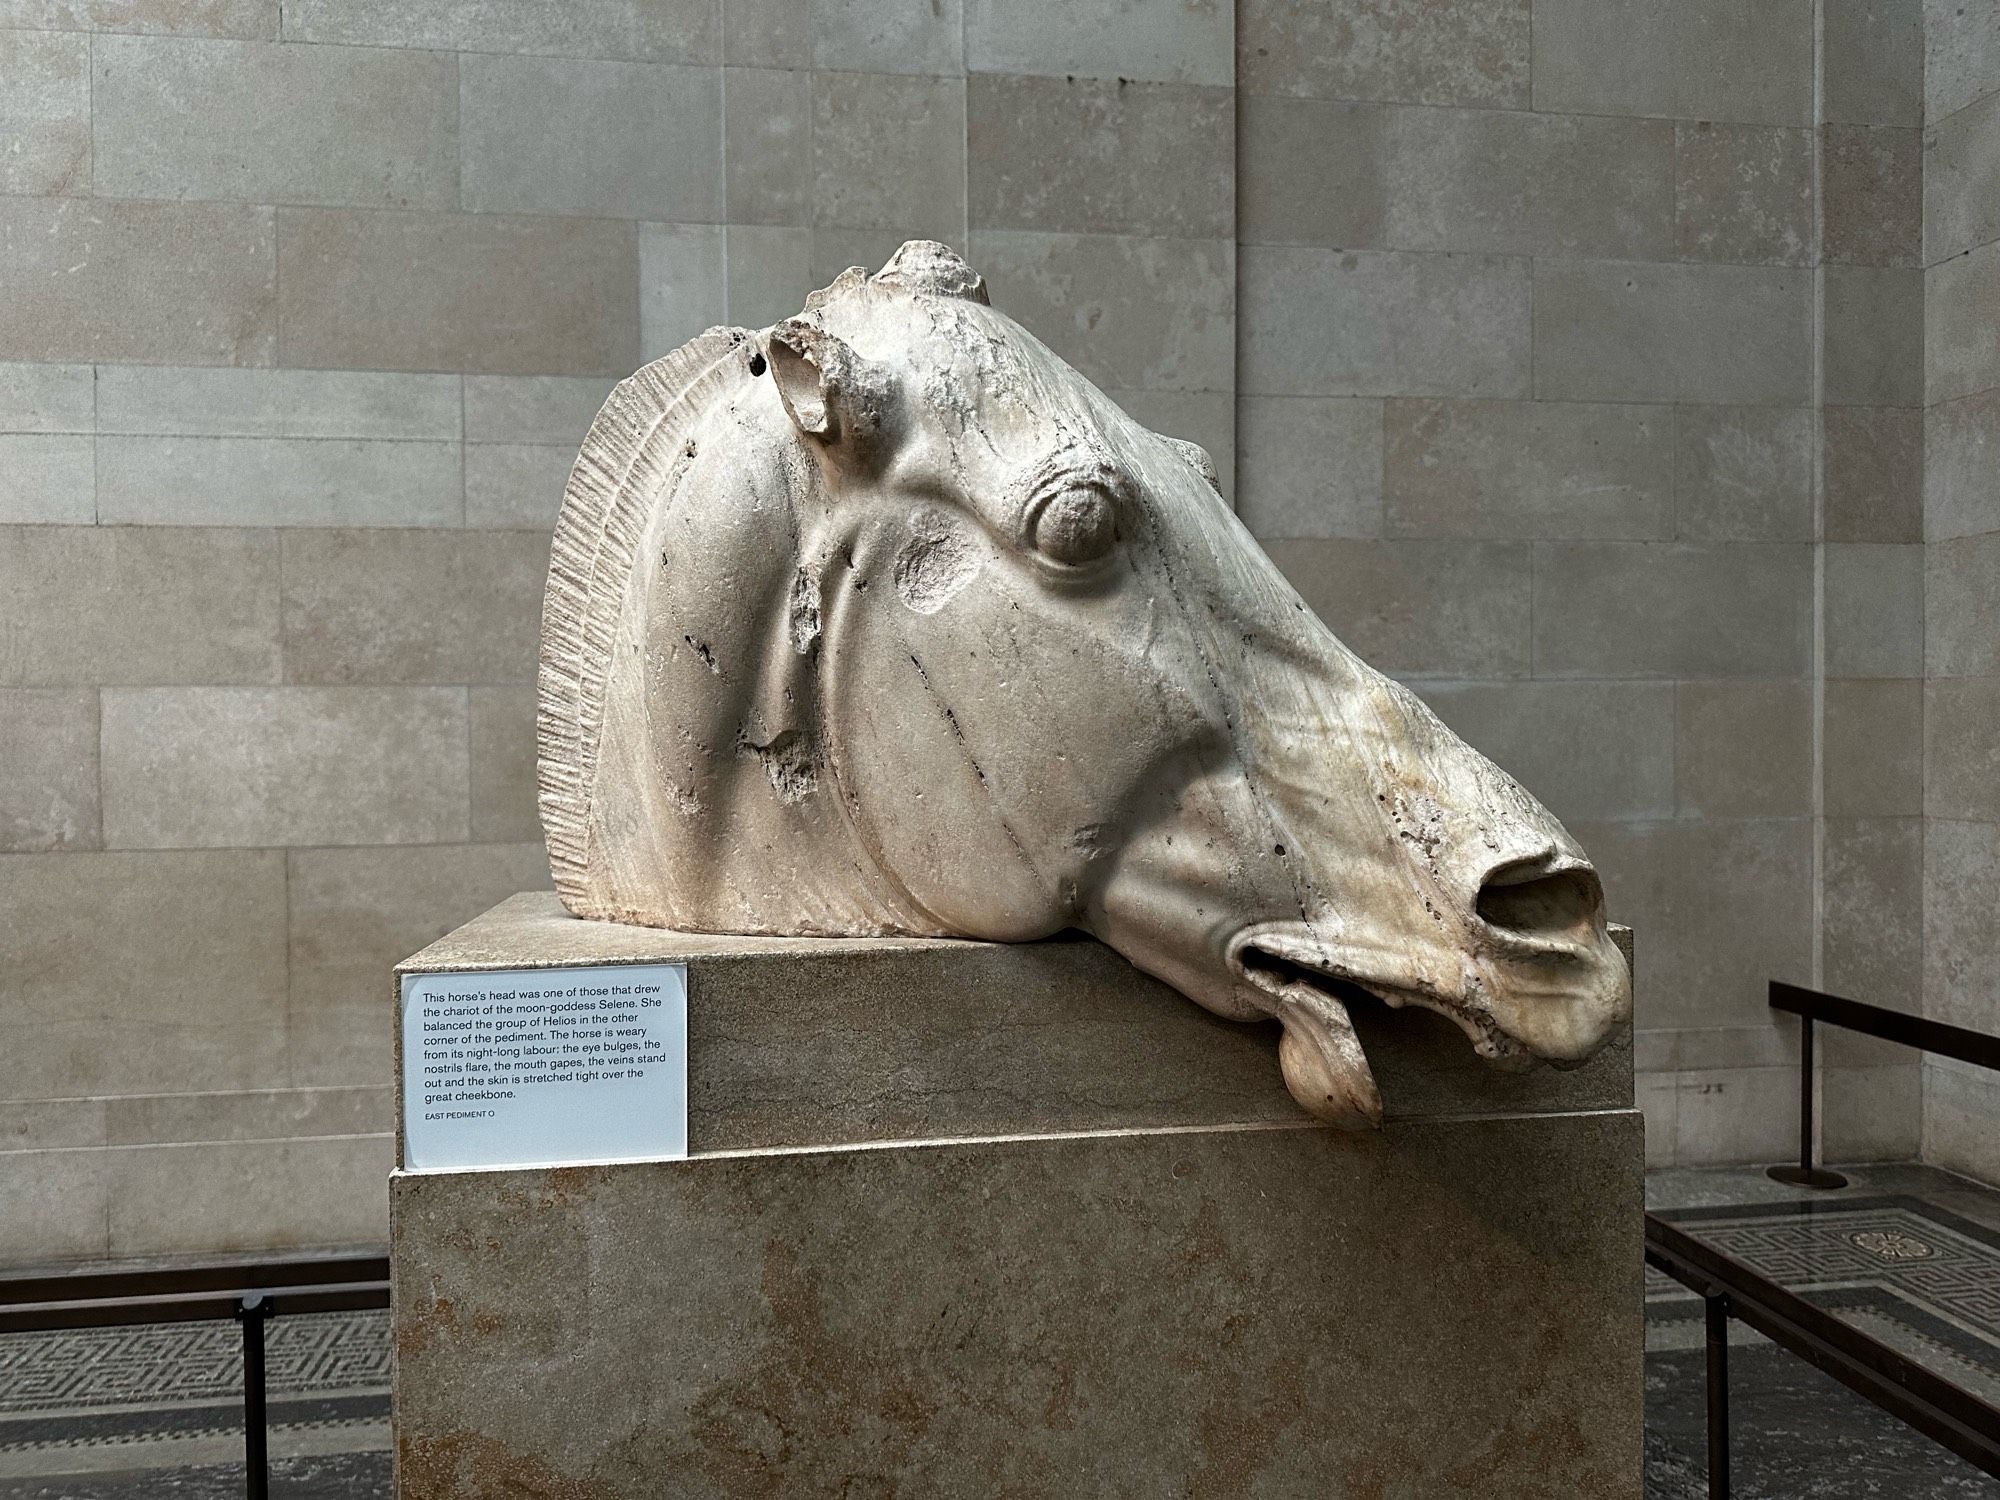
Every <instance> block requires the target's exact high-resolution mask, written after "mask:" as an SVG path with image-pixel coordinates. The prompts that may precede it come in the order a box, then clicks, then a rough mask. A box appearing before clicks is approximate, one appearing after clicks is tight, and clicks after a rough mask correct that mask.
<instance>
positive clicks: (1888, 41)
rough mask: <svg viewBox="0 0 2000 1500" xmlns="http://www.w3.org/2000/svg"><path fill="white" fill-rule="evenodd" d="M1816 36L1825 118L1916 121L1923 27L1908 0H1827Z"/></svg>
mask: <svg viewBox="0 0 2000 1500" xmlns="http://www.w3.org/2000/svg"><path fill="white" fill-rule="evenodd" d="M1824 12H1825V20H1824V22H1823V36H1822V41H1821V47H1822V60H1821V73H1822V79H1823V82H1822V95H1823V97H1822V100H1821V106H1820V107H1821V112H1822V115H1823V117H1824V118H1825V119H1828V120H1835V121H1839V122H1841V123H1843V124H1849V125H1911V126H1915V125H1921V124H1922V123H1923V113H1924V28H1923V13H1922V7H1921V6H1920V5H1914V4H1911V3H1910V0H1826V4H1825V6H1824Z"/></svg>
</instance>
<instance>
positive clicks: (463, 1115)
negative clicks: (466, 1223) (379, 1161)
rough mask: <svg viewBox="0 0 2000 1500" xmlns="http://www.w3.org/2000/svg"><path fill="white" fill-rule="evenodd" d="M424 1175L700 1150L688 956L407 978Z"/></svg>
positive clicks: (411, 1124)
mask: <svg viewBox="0 0 2000 1500" xmlns="http://www.w3.org/2000/svg"><path fill="white" fill-rule="evenodd" d="M402 1027H403V1161H404V1165H405V1167H406V1168H407V1169H408V1170H410V1171H417V1172H437V1171H449V1170H452V1169H455V1168H463V1167H541V1166H558V1165H564V1164H570V1163H582V1162H609V1161H636V1160H645V1159H649V1158H654V1157H662V1156H686V1155H687V965H685V964H613V965H607V966H603V967H593V968H576V969H503V970H494V971H488V972H484V973H462V974H406V975H404V976H403V996H402Z"/></svg>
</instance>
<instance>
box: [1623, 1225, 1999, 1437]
mask: <svg viewBox="0 0 2000 1500" xmlns="http://www.w3.org/2000/svg"><path fill="white" fill-rule="evenodd" d="M1660 1217H1661V1218H1664V1219H1667V1220H1669V1221H1671V1222H1672V1223H1674V1224H1675V1225H1676V1226H1677V1227H1679V1228H1681V1229H1684V1230H1686V1231H1687V1232H1688V1233H1689V1234H1691V1235H1694V1236H1695V1237H1696V1238H1697V1239H1699V1240H1701V1241H1702V1242H1703V1243H1705V1244H1708V1245H1711V1246H1713V1247H1714V1248H1716V1249H1717V1250H1720V1251H1722V1252H1723V1253H1725V1254H1727V1255H1730V1256H1733V1257H1734V1258H1735V1259H1737V1260H1739V1261H1742V1262H1743V1263H1744V1264H1745V1265H1747V1266H1749V1267H1750V1268H1751V1269H1752V1270H1754V1271H1758V1272H1760V1273H1761V1274H1763V1275H1765V1276H1768V1277H1770V1278H1771V1280H1773V1281H1775V1282H1777V1283H1778V1284H1779V1285H1780V1286H1783V1287H1786V1288H1787V1289H1789V1290H1791V1291H1793V1292H1796V1293H1798V1294H1799V1295H1801V1296H1803V1297H1805V1298H1806V1300H1807V1301H1809V1302H1812V1303H1813V1304H1815V1305H1816V1306H1819V1307H1822V1308H1824V1309H1826V1310H1827V1311H1828V1312H1831V1313H1833V1314H1834V1315H1835V1316H1837V1317H1839V1318H1841V1319H1842V1320H1843V1321H1845V1322H1848V1323H1851V1324H1853V1325H1854V1326H1856V1327H1857V1328H1859V1329H1861V1330H1862V1331H1863V1332H1866V1333H1868V1334H1869V1335H1871V1336H1872V1337H1874V1338H1877V1339H1880V1340H1881V1341H1882V1342H1884V1343H1887V1344H1889V1345H1890V1346H1891V1347H1892V1348H1895V1349H1896V1350H1897V1351H1898V1352H1900V1353H1902V1354H1903V1355H1904V1356H1905V1357H1907V1358H1909V1359H1912V1360H1915V1361H1917V1362H1918V1363H1920V1364H1923V1365H1926V1366H1928V1367H1930V1368H1931V1369H1934V1370H1935V1371H1936V1372H1937V1373H1938V1374H1939V1375H1942V1376H1943V1377H1945V1378H1946V1379H1948V1380H1950V1381H1952V1382H1953V1383H1955V1384H1959V1385H1964V1386H1967V1387H1969V1388H1970V1389H1972V1390H1974V1391H1975V1392H1977V1393H1978V1394H1979V1395H1981V1396H1984V1397H1985V1398H1986V1399H1987V1400H1989V1401H2000V1233H1996V1232H1995V1231H1993V1230H1991V1229H1989V1228H1986V1227H1985V1226H1984V1225H1981V1224H1976V1223H1974V1222H1972V1221H1971V1220H1969V1219H1966V1218H1963V1217H1961V1216H1960V1215H1958V1214H1955V1213H1952V1212H1950V1211H1949V1210H1947V1209H1944V1208H1941V1207H1939V1206H1938V1205H1936V1204H1932V1203H1926V1202H1924V1201H1922V1200H1921V1199H1918V1198H1915V1197H1911V1196H1907V1195H1871V1196H1853V1197H1850V1196H1848V1195H1847V1194H1845V1193H1843V1194H1841V1195H1840V1196H1838V1197H1834V1196H1827V1197H1823V1198H1818V1199H1808V1200H1803V1201H1797V1202H1778V1203H1757V1204H1748V1205H1737V1206H1711V1207H1704V1208H1687V1209H1679V1210H1663V1211H1660ZM1653 1278H1659V1279H1658V1280H1655V1279H1653ZM1662 1281H1666V1278H1663V1277H1659V1273H1658V1272H1652V1273H1651V1276H1649V1278H1648V1283H1647V1289H1648V1292H1649V1294H1650V1293H1652V1292H1653V1291H1654V1289H1655V1288H1656V1287H1659V1286H1660V1284H1661V1282H1662ZM1667 1285H1668V1286H1671V1287H1674V1288H1678V1283H1673V1282H1667ZM1684 1295H1685V1293H1684Z"/></svg>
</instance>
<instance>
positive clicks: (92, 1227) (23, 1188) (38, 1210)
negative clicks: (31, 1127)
mask: <svg viewBox="0 0 2000 1500" xmlns="http://www.w3.org/2000/svg"><path fill="white" fill-rule="evenodd" d="M40 1145H41V1143H40V1142H37V1143H36V1146H37V1147H38V1148H39V1147H40ZM106 1165H107V1158H106V1157H105V1154H104V1152H102V1151H97V1150H73V1151H65V1150H48V1149H28V1150H21V1151H9V1152H7V1153H6V1154H5V1155H0V1172H5V1173H6V1174H7V1203H8V1210H9V1211H8V1212H7V1213H6V1214H4V1215H0V1262H5V1263H6V1264H7V1265H10V1266H35V1265H43V1264H47V1263H51V1262H58V1261H71V1260H95V1259H97V1258H99V1257H101V1256H103V1255H105V1254H106V1253H107V1252H108V1250H109V1245H108V1244H107V1241H106V1237H105V1226H106V1224H107V1222H108V1220H109V1218H110V1215H111V1202H110V1195H111V1184H110V1174H109V1173H108V1172H107V1171H106Z"/></svg>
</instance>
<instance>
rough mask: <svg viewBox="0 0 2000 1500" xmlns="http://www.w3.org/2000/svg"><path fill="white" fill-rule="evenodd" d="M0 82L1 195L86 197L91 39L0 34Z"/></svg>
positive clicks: (49, 34) (48, 34)
mask: <svg viewBox="0 0 2000 1500" xmlns="http://www.w3.org/2000/svg"><path fill="white" fill-rule="evenodd" d="M0 78H5V79H6V80H7V87H6V89H5V90H4V91H0V140H4V141H6V142H7V149H6V151H5V152H0V193H65V194H79V195H80V194H87V193H89V192H90V190H91V179H90V172H91V159H90V39H89V38H88V37H83V36H75V35H70V34H66V33H61V32H54V31H0Z"/></svg>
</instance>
